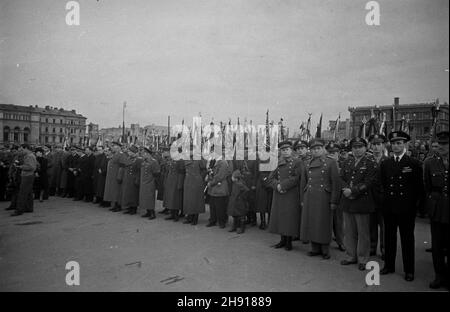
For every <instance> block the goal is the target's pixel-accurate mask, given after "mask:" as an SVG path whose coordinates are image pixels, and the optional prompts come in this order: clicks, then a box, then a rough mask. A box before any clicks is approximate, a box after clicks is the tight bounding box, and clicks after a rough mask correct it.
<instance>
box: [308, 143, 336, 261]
mask: <svg viewBox="0 0 450 312" xmlns="http://www.w3.org/2000/svg"><path fill="white" fill-rule="evenodd" d="M320 141H321V140H314V141H313V142H312V143H311V148H313V147H314V146H315V145H316V144H319V145H322V146H323V142H322V143H320ZM304 175H305V179H302V184H301V191H302V192H303V194H302V215H301V226H300V239H301V240H303V241H310V242H311V252H310V253H309V255H310V256H314V255H320V254H322V256H323V257H324V258H329V257H330V255H329V245H330V242H331V231H332V219H333V212H332V210H331V208H332V207H331V205H334V206H335V207H337V205H338V204H339V195H340V188H339V187H340V179H339V172H338V167H337V164H336V161H335V160H333V159H330V158H327V157H326V156H325V155H323V156H321V157H317V158H312V159H311V160H310V161H308V162H307V163H306V167H305V173H304Z"/></svg>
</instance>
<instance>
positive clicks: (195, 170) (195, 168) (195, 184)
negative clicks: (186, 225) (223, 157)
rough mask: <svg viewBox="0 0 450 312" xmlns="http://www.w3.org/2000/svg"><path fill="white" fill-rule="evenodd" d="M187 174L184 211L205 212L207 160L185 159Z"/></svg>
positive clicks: (188, 212) (192, 212) (190, 212)
mask: <svg viewBox="0 0 450 312" xmlns="http://www.w3.org/2000/svg"><path fill="white" fill-rule="evenodd" d="M184 165H185V168H186V176H185V178H184V190H183V212H184V213H185V214H188V215H189V214H199V213H204V212H205V196H204V190H205V185H206V183H205V176H206V161H205V160H185V161H184Z"/></svg>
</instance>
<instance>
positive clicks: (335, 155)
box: [325, 142, 339, 161]
mask: <svg viewBox="0 0 450 312" xmlns="http://www.w3.org/2000/svg"><path fill="white" fill-rule="evenodd" d="M325 149H326V150H327V153H328V157H330V158H332V159H334V160H336V161H338V159H339V147H338V145H337V144H336V143H334V142H330V143H328V144H327V146H326V147H325Z"/></svg>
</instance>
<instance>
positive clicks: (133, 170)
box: [121, 145, 142, 215]
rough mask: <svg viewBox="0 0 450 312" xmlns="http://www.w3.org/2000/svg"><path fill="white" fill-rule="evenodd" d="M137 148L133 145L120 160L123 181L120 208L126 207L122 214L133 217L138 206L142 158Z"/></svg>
mask: <svg viewBox="0 0 450 312" xmlns="http://www.w3.org/2000/svg"><path fill="white" fill-rule="evenodd" d="M138 153H139V148H138V147H137V146H135V145H132V146H130V148H129V149H128V157H127V158H126V159H123V160H122V163H121V164H122V166H123V180H122V197H121V206H122V207H123V208H125V207H126V211H125V212H124V214H130V215H134V214H136V213H137V207H138V206H139V182H140V181H139V179H140V175H141V172H140V171H141V164H142V158H140V157H139V155H138Z"/></svg>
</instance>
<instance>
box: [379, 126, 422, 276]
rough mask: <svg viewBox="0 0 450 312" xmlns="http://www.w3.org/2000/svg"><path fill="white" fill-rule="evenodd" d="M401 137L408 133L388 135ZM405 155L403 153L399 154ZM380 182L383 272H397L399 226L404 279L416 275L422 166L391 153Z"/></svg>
mask: <svg viewBox="0 0 450 312" xmlns="http://www.w3.org/2000/svg"><path fill="white" fill-rule="evenodd" d="M399 137H400V138H402V139H404V140H405V141H409V135H407V134H406V133H403V132H400V131H397V132H392V133H391V134H390V135H389V139H390V140H391V141H392V140H393V138H394V139H399ZM400 156H402V157H400ZM380 175H381V184H382V187H383V191H384V204H383V217H384V224H385V245H386V255H385V267H384V268H383V270H381V271H380V273H381V274H387V273H393V272H395V257H396V253H397V229H399V230H400V240H401V245H402V258H403V269H404V272H405V279H406V280H407V281H412V280H413V279H414V226H415V218H416V214H417V209H418V205H419V203H420V201H421V199H422V197H423V193H424V188H423V170H422V166H421V164H420V162H419V161H418V160H416V159H414V158H412V157H409V156H408V155H406V152H405V151H404V153H403V154H402V155H399V156H395V157H391V158H389V159H386V160H385V161H383V162H382V163H381V165H380Z"/></svg>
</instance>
